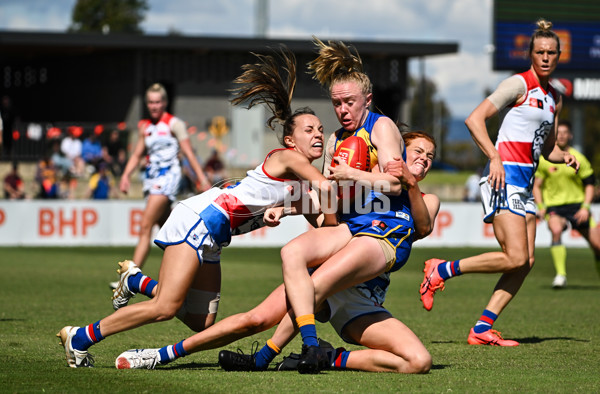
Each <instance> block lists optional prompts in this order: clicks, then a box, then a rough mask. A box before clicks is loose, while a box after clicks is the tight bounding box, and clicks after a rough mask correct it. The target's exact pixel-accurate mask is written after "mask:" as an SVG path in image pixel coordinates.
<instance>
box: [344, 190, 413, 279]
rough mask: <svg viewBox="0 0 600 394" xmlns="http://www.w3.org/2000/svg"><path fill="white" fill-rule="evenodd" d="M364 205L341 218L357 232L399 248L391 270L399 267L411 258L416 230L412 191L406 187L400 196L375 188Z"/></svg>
mask: <svg viewBox="0 0 600 394" xmlns="http://www.w3.org/2000/svg"><path fill="white" fill-rule="evenodd" d="M355 202H356V201H355ZM353 205H354V204H353ZM361 207H362V208H361V209H357V208H356V207H355V208H354V209H352V211H351V212H350V213H348V214H343V215H342V217H341V221H342V222H344V223H346V224H347V225H348V228H349V229H350V232H351V233H352V235H353V236H359V235H363V236H369V237H375V238H380V239H383V240H384V241H385V242H387V243H389V244H390V245H391V246H392V247H393V248H394V249H395V250H396V261H395V263H394V265H393V266H392V268H391V269H390V271H396V270H399V269H400V268H402V266H403V265H404V264H405V263H406V261H407V260H408V256H409V255H410V250H411V248H412V243H413V234H414V231H415V230H414V228H415V224H414V220H413V217H412V215H411V209H410V201H409V199H408V194H407V193H406V191H403V192H402V194H400V195H399V196H387V195H382V194H381V193H375V192H373V191H371V192H370V193H369V195H368V198H367V201H366V202H365V203H363V204H361Z"/></svg>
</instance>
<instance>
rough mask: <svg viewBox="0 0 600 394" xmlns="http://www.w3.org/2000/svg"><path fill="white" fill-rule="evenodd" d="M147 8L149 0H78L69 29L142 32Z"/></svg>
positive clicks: (76, 30)
mask: <svg viewBox="0 0 600 394" xmlns="http://www.w3.org/2000/svg"><path fill="white" fill-rule="evenodd" d="M147 10H148V2H147V0H77V3H76V4H75V6H74V7H73V12H72V16H71V19H72V22H71V26H69V31H71V32H102V33H105V34H106V33H108V32H113V33H115V32H118V33H132V34H141V33H142V29H141V28H140V23H141V22H142V21H143V20H144V18H145V12H146V11H147Z"/></svg>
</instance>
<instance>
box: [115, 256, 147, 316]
mask: <svg viewBox="0 0 600 394" xmlns="http://www.w3.org/2000/svg"><path fill="white" fill-rule="evenodd" d="M138 272H142V270H140V269H139V268H138V266H137V265H135V263H134V262H133V261H131V260H125V261H120V262H119V268H118V269H117V273H118V274H119V275H121V277H120V278H119V284H118V285H117V288H116V289H115V290H113V296H112V304H113V309H114V310H115V311H116V310H117V309H119V308H123V307H125V306H127V304H128V303H129V300H130V299H131V298H133V297H134V296H135V293H133V292H132V291H131V290H129V283H128V279H129V277H130V276H132V275H135V274H137V273H138Z"/></svg>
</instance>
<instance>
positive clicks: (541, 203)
mask: <svg viewBox="0 0 600 394" xmlns="http://www.w3.org/2000/svg"><path fill="white" fill-rule="evenodd" d="M536 206H537V209H538V211H541V210H544V209H546V204H544V203H543V202H540V203H538V204H536Z"/></svg>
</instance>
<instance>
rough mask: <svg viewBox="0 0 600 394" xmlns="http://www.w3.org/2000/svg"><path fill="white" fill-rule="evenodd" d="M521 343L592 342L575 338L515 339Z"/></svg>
mask: <svg viewBox="0 0 600 394" xmlns="http://www.w3.org/2000/svg"><path fill="white" fill-rule="evenodd" d="M514 340H515V341H517V342H519V343H542V342H546V341H573V342H590V340H589V339H577V338H573V337H548V338H540V337H529V338H514Z"/></svg>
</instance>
